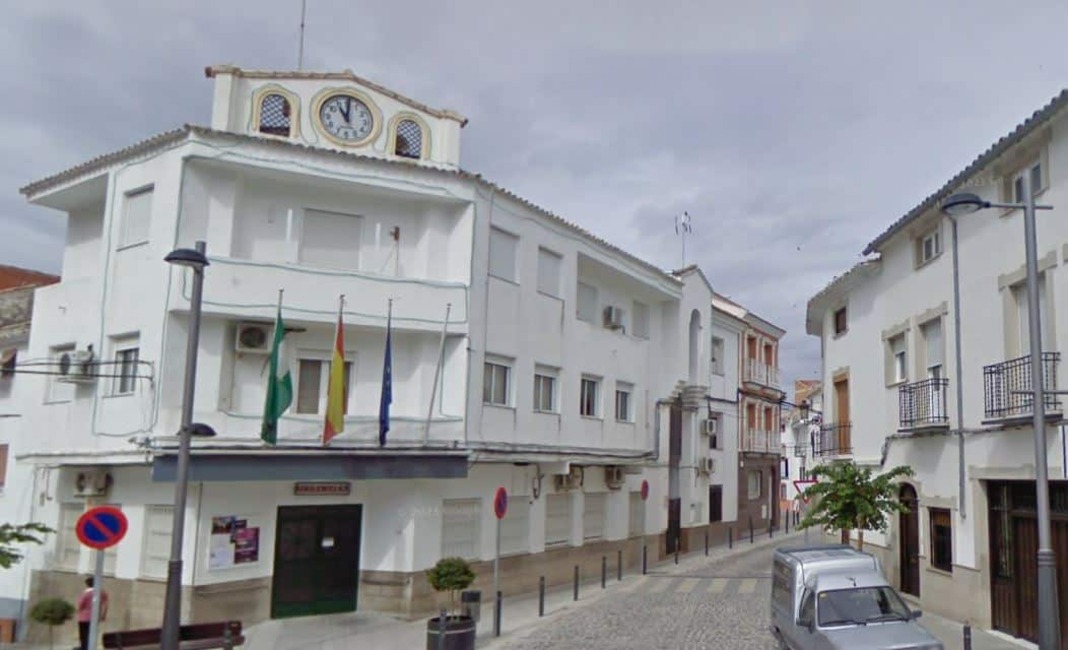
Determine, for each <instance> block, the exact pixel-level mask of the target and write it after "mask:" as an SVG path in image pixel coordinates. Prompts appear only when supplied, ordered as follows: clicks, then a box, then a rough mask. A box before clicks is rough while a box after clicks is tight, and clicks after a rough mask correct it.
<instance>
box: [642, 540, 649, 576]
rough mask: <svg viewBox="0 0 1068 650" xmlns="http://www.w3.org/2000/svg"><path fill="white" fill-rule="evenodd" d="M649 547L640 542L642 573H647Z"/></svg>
mask: <svg viewBox="0 0 1068 650" xmlns="http://www.w3.org/2000/svg"><path fill="white" fill-rule="evenodd" d="M648 559H649V547H648V546H646V545H645V544H642V575H645V574H646V573H648V563H647V561H648Z"/></svg>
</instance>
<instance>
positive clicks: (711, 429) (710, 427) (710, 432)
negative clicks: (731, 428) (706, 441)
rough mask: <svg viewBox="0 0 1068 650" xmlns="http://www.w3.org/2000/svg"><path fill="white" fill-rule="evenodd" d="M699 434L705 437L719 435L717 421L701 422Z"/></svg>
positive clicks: (710, 419)
mask: <svg viewBox="0 0 1068 650" xmlns="http://www.w3.org/2000/svg"><path fill="white" fill-rule="evenodd" d="M701 433H703V434H704V435H706V436H714V435H716V434H717V433H719V420H716V419H714V418H709V419H708V420H703V421H702V422H701Z"/></svg>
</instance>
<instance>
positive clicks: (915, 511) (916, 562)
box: [898, 483, 920, 598]
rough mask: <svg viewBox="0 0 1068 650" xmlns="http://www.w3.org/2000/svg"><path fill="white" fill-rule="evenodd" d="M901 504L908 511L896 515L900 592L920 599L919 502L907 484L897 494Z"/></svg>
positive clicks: (913, 489) (914, 491)
mask: <svg viewBox="0 0 1068 650" xmlns="http://www.w3.org/2000/svg"><path fill="white" fill-rule="evenodd" d="M898 495H899V498H900V500H901V503H903V504H905V506H906V507H907V508H908V509H909V510H908V512H903V513H901V514H900V515H898V535H899V537H900V539H899V543H898V548H899V549H900V556H901V557H900V565H901V591H902V592H904V593H906V594H911V595H913V596H916V597H917V598H919V597H920V512H919V507H920V502H919V499H917V498H916V489H915V488H913V487H912V486H911V485H909V484H907V483H906V484H905V485H902V486H901V491H900V492H899V493H898Z"/></svg>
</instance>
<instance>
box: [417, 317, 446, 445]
mask: <svg viewBox="0 0 1068 650" xmlns="http://www.w3.org/2000/svg"><path fill="white" fill-rule="evenodd" d="M450 311H452V303H451V302H450V303H448V304H446V305H445V323H444V324H443V325H442V326H441V345H440V347H439V348H438V361H437V364H436V365H435V366H434V386H433V388H431V389H430V409H429V410H428V411H427V413H426V426H425V427H424V428H423V446H426V445H428V444H430V421H431V420H432V419H433V417H434V398H435V397H437V394H438V375H440V374H441V366H442V364H443V363H444V362H445V334H446V332H447V331H448V329H449V312H450Z"/></svg>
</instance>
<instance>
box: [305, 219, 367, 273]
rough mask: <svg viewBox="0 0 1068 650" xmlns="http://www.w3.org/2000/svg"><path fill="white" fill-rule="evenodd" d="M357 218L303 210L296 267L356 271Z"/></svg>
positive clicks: (358, 225) (361, 221) (358, 241)
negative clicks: (299, 264)
mask: <svg viewBox="0 0 1068 650" xmlns="http://www.w3.org/2000/svg"><path fill="white" fill-rule="evenodd" d="M362 229H363V219H362V218H361V217H360V216H359V215H355V214H344V213H341V212H328V211H326V210H310V209H306V210H304V220H303V224H302V226H301V233H300V263H301V264H305V265H307V266H316V267H320V268H326V269H344V270H352V271H355V270H358V269H359V268H360V232H361V230H362Z"/></svg>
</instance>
